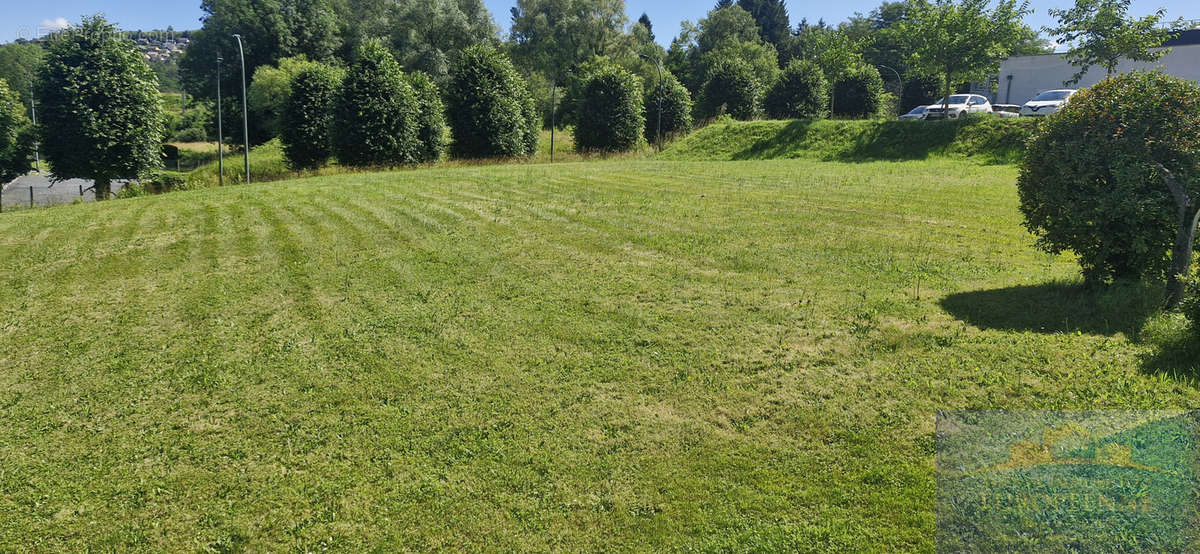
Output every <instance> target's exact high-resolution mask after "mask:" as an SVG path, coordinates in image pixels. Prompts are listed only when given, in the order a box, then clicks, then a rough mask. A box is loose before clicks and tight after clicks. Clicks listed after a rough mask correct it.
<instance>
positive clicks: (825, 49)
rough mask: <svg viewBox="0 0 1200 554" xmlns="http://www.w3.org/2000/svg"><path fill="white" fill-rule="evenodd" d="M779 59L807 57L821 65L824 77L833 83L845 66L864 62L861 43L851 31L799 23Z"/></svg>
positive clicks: (789, 59)
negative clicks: (784, 52)
mask: <svg viewBox="0 0 1200 554" xmlns="http://www.w3.org/2000/svg"><path fill="white" fill-rule="evenodd" d="M785 51H786V54H785V55H784V56H782V61H783V62H784V63H785V64H787V63H791V62H792V60H807V61H810V62H812V63H814V64H816V65H817V67H820V68H821V72H822V73H824V74H825V80H826V81H829V82H831V83H832V82H834V81H836V80H837V79H838V77H840V76H841V74H842V72H843V71H845V70H846V69H847V68H850V67H854V66H857V65H860V64H862V63H864V62H863V57H862V45H861V43H860V40H856V39H855V38H854V37H852V36H851V35H850V34H848V33H845V32H842V31H840V30H838V29H832V28H830V27H828V26H826V25H824V24H823V23H822V24H817V25H809V24H807V23H806V22H802V24H801V27H800V30H799V32H798V33H797V34H796V36H794V37H792V39H791V40H789V41H788V42H787V43H786V45H785Z"/></svg>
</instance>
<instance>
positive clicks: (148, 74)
mask: <svg viewBox="0 0 1200 554" xmlns="http://www.w3.org/2000/svg"><path fill="white" fill-rule="evenodd" d="M35 93H36V96H37V99H38V107H39V110H38V115H39V118H38V125H39V127H38V129H39V135H40V136H39V138H40V142H41V153H42V156H44V157H45V158H46V160H47V161H49V163H50V167H51V178H52V179H54V180H56V181H61V180H65V179H72V178H83V179H92V180H95V181H96V189H95V190H96V198H97V199H105V198H107V196H108V193H109V181H111V180H112V179H121V178H135V177H142V176H145V175H146V174H148V173H149V172H150V171H151V170H153V169H155V168H158V167H159V166H160V165H161V163H162V160H161V145H162V140H163V136H164V133H165V130H164V127H163V112H162V108H161V106H160V105H159V102H160V97H159V93H158V80H157V78H155V75H154V71H152V70H151V69H150V67H149V66H147V65H146V62H144V61H142V57H141V56H140V55H139V54H138V53H137V52H136V51H135V50H134V48H133V43H132V42H130V41H128V40H124V39H122V38H120V35H118V34H117V31H116V29H115V28H114V27H113V26H112V25H110V24H109V23H108V22H107V21H105V20H104V18H103V17H102V16H93V17H85V18H83V21H82V23H80V24H79V26H77V27H72V28H71V29H69V30H68V31H67V32H63V33H60V34H56V35H54V37H53V38H52V39H51V40H50V41H49V42H48V44H47V50H46V57H45V63H44V64H43V65H42V67H41V69H40V71H39V72H38V76H37V84H36V86H35Z"/></svg>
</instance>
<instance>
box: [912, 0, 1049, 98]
mask: <svg viewBox="0 0 1200 554" xmlns="http://www.w3.org/2000/svg"><path fill="white" fill-rule="evenodd" d="M988 5H989V0H933V1H932V2H931V1H930V0H913V2H912V4H911V6H910V7H909V12H908V18H907V19H905V20H904V21H903V22H901V23H900V25H899V27H898V32H900V33H901V35H902V36H904V37H905V38H906V39H907V41H908V50H909V54H908V56H907V61H908V63H909V65H910V66H912V68H913V69H914V70H915V71H916V72H918V73H920V74H923V75H938V76H940V77H941V78H942V91H943V96H944V97H945V98H946V99H947V100H949V97H950V93H951V89H952V87H953V86H954V84H955V83H962V82H966V81H974V80H980V79H984V78H987V77H989V76H991V75H992V74H994V73H996V72H997V71H999V64H1000V60H1003V59H1004V58H1006V57H1008V55H1009V54H1010V53H1011V52H1012V50H1013V48H1014V46H1015V45H1016V44H1017V43H1018V42H1020V41H1021V40H1022V39H1023V38H1025V36H1026V30H1027V27H1026V26H1025V24H1024V23H1022V21H1021V20H1022V18H1023V17H1025V15H1027V14H1029V13H1030V10H1029V3H1028V2H1027V1H1022V3H1020V4H1018V3H1017V0H999V1H998V2H997V3H996V5H995V7H994V8H992V9H990V10H989V9H988Z"/></svg>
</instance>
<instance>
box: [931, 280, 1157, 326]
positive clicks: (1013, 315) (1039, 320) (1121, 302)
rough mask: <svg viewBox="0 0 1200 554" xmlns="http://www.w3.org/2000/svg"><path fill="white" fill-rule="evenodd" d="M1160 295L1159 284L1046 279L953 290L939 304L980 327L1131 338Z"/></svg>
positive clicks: (1151, 310) (1154, 309)
mask: <svg viewBox="0 0 1200 554" xmlns="http://www.w3.org/2000/svg"><path fill="white" fill-rule="evenodd" d="M1162 294H1163V287H1162V285H1161V284H1143V283H1114V284H1112V285H1108V286H1100V287H1089V286H1085V285H1083V284H1081V283H1062V282H1051V283H1044V284H1040V285H1028V286H1019V287H1008V288H1003V289H993V290H982V291H971V292H964V293H959V294H952V295H950V296H947V297H946V298H944V299H942V301H941V306H942V308H943V309H945V310H946V311H947V312H949V313H950V314H951V315H953V316H954V317H956V318H958V319H959V320H962V321H964V322H966V323H970V324H971V325H974V326H976V327H979V328H981V329H1000V330H1009V331H1033V332H1037V333H1048V334H1051V333H1075V332H1080V333H1088V334H1096V335H1115V334H1117V333H1124V334H1125V335H1126V336H1128V337H1136V336H1137V335H1138V333H1139V331H1141V328H1142V326H1143V325H1144V324H1145V322H1146V320H1147V319H1148V318H1149V317H1150V316H1151V315H1153V314H1155V313H1156V312H1158V311H1159V309H1160V308H1161V302H1162V298H1163V296H1162Z"/></svg>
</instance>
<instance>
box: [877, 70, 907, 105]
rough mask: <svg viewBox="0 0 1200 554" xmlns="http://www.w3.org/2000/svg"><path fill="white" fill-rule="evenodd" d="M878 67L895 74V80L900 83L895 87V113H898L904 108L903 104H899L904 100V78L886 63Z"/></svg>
mask: <svg viewBox="0 0 1200 554" xmlns="http://www.w3.org/2000/svg"><path fill="white" fill-rule="evenodd" d="M879 67H881V68H883V69H886V70H888V71H891V72H892V73H895V74H896V82H897V83H899V84H900V88H898V89H896V115H900V110H902V109H904V106H903V104H901V102H903V101H904V78H903V77H901V76H900V72H899V71H896V70H895V69H892V68H890V67H888V66H886V65H881V66H879Z"/></svg>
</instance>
